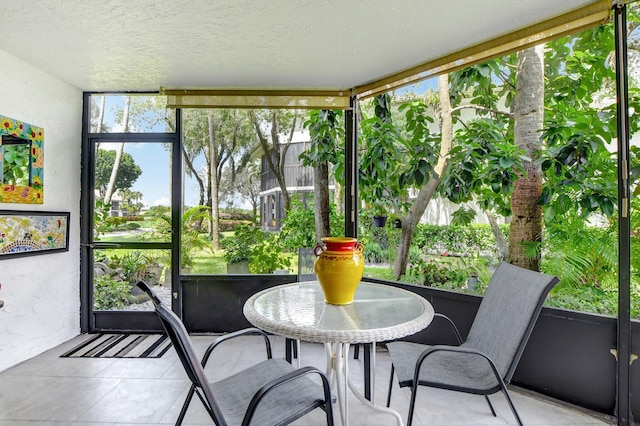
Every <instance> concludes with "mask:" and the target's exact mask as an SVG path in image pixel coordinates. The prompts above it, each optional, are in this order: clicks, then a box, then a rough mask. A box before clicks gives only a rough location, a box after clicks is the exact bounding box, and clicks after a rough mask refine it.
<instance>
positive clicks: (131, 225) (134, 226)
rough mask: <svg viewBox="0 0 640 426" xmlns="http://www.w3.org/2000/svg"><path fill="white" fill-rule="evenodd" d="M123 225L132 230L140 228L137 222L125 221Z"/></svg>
mask: <svg viewBox="0 0 640 426" xmlns="http://www.w3.org/2000/svg"><path fill="white" fill-rule="evenodd" d="M124 227H125V228H127V229H128V230H129V231H133V230H134V229H140V224H139V223H138V222H127V224H126V225H125V226H124Z"/></svg>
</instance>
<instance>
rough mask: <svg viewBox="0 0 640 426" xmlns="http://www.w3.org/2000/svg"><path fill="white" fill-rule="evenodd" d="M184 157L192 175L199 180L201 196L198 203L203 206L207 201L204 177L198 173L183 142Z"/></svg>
mask: <svg viewBox="0 0 640 426" xmlns="http://www.w3.org/2000/svg"><path fill="white" fill-rule="evenodd" d="M182 157H183V158H184V163H185V164H186V165H187V168H188V169H189V171H190V172H191V176H193V178H194V179H195V180H196V182H198V188H199V191H200V198H199V202H198V204H199V205H201V206H204V205H205V204H204V202H205V189H204V182H203V181H202V178H201V177H200V176H199V175H198V171H197V170H196V169H195V167H193V162H192V161H191V159H190V158H189V155H188V153H187V149H186V147H185V146H184V144H182Z"/></svg>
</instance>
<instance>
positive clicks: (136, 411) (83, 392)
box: [0, 336, 613, 426]
mask: <svg viewBox="0 0 640 426" xmlns="http://www.w3.org/2000/svg"><path fill="white" fill-rule="evenodd" d="M84 338H85V336H78V337H77V338H75V339H72V340H70V341H69V342H66V343H64V344H62V345H60V346H58V347H56V348H54V349H52V350H50V351H47V352H45V353H43V354H41V355H39V356H37V357H35V358H33V359H31V360H28V361H26V362H23V363H21V364H19V365H17V366H15V367H12V368H10V369H8V370H5V371H4V372H2V373H0V426H8V425H11V426H14V425H15V426H27V425H28V426H36V425H37V426H62V425H69V426H75V425H85V426H98V425H99V426H116V425H118V426H125V425H126V426H130V425H167V424H173V423H174V422H175V419H176V417H177V415H178V413H179V411H180V407H181V406H182V402H183V400H184V398H185V396H186V393H187V390H188V387H189V383H188V381H187V378H186V376H185V374H184V372H183V370H182V366H181V365H180V362H179V361H178V359H177V357H176V355H175V353H174V352H173V349H171V350H170V351H169V352H168V353H167V354H165V355H164V356H163V357H162V358H159V359H81V358H60V354H62V353H64V352H65V351H67V350H69V349H70V348H72V347H74V346H76V345H77V344H78V343H79V342H80V341H82V340H83V339H84ZM212 338H213V337H212V336H193V340H194V343H195V346H196V348H197V349H198V350H199V351H200V353H202V352H204V349H205V348H206V346H207V345H208V343H209V342H210V341H211V340H212ZM272 343H273V347H274V356H280V357H282V356H283V352H284V341H283V339H282V338H280V337H273V338H272ZM261 346H262V343H261V341H260V340H257V338H255V337H243V338H241V339H236V340H235V341H234V343H232V344H231V345H228V346H225V347H221V348H220V349H217V350H216V356H215V358H212V359H211V360H210V362H209V364H208V367H207V373H208V375H209V378H210V379H211V380H216V379H217V378H220V377H223V376H224V375H226V374H229V373H230V372H234V371H237V370H239V369H242V368H243V366H246V365H249V364H250V363H252V362H255V361H256V360H257V359H259V357H261V356H262V353H263V352H262V351H261V350H262V348H261ZM301 355H302V358H301V360H302V364H303V365H314V366H317V367H318V368H320V369H324V365H325V355H324V349H323V347H322V346H321V345H316V344H311V343H303V344H302V349H301ZM349 369H350V377H351V378H352V379H353V381H354V383H355V384H356V386H358V388H360V389H361V388H362V361H361V360H353V357H351V358H350V361H349ZM388 380H389V357H388V354H387V353H386V352H385V351H384V349H380V350H379V351H378V352H377V356H376V388H375V389H376V391H375V401H376V403H378V404H384V403H385V401H386V392H387V386H388ZM511 393H512V398H513V400H514V403H515V404H516V407H517V408H518V411H519V413H520V416H521V417H522V420H523V422H524V423H525V424H526V425H549V426H551V425H565V426H568V425H609V424H613V419H607V418H605V417H604V416H600V415H598V414H596V413H591V412H588V411H585V410H582V409H578V408H576V407H571V406H568V405H565V404H562V403H559V402H557V401H552V400H549V399H547V398H543V397H541V396H539V395H536V394H532V393H530V392H527V391H523V390H521V389H518V388H512V390H511ZM408 398H409V392H408V391H407V390H406V389H399V388H397V387H396V388H395V389H394V392H393V398H392V402H391V407H392V408H394V409H396V410H398V411H399V412H400V414H401V415H402V417H403V419H404V420H405V421H406V416H407V410H408V406H409V399H408ZM491 400H492V402H493V404H494V407H495V408H496V411H497V414H498V416H497V417H493V416H492V415H491V413H490V411H489V409H488V407H487V405H486V403H485V402H484V398H483V397H481V396H477V395H466V394H460V393H454V392H449V391H442V390H436V389H425V388H421V389H420V391H419V394H418V408H417V412H416V418H415V421H414V424H416V425H443V426H444V425H447V426H453V425H506V424H508V425H512V424H515V420H514V418H513V417H512V415H511V411H510V410H509V408H508V406H507V403H506V401H505V400H504V398H503V397H502V396H501V395H498V394H496V395H494V396H492V397H491ZM334 415H335V419H336V424H340V419H339V415H338V410H337V409H335V411H334ZM323 416H324V413H323V412H322V411H321V410H316V411H314V412H312V413H310V414H309V415H307V416H305V417H303V418H302V419H300V420H298V421H297V422H296V423H295V424H296V425H309V426H311V425H319V424H323ZM349 419H350V425H352V426H375V425H381V426H386V425H393V424H395V423H394V420H393V418H392V417H391V416H389V415H388V414H384V413H378V412H374V411H372V410H370V409H369V408H368V407H366V406H365V405H363V404H362V403H360V402H359V401H358V400H357V399H356V398H354V397H351V398H350V400H349ZM184 424H185V425H201V424H202V425H210V424H212V422H211V421H210V419H209V417H208V416H207V415H206V413H205V411H204V410H203V409H202V407H201V404H200V402H199V401H198V400H197V399H196V400H194V402H193V403H192V405H191V407H190V409H189V411H188V413H187V416H186V419H185V422H184Z"/></svg>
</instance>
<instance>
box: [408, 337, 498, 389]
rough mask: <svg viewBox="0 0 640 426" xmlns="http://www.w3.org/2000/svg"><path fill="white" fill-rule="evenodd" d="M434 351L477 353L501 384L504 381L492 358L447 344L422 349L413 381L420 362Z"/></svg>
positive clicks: (417, 379)
mask: <svg viewBox="0 0 640 426" xmlns="http://www.w3.org/2000/svg"><path fill="white" fill-rule="evenodd" d="M436 352H456V353H463V354H471V355H478V356H480V357H482V358H484V359H486V360H487V362H488V363H489V365H490V366H491V369H492V370H493V374H494V375H495V376H496V378H497V379H499V382H502V383H503V384H504V383H505V382H504V379H503V378H502V376H501V375H500V373H499V372H498V368H497V367H496V365H495V364H494V362H493V360H492V359H491V358H489V357H488V356H487V355H485V354H484V353H482V352H480V351H478V350H475V349H470V348H466V347H462V346H448V345H436V346H431V347H430V348H428V349H425V350H424V351H422V353H421V354H420V356H419V357H418V362H417V363H416V369H415V371H414V373H413V383H418V382H419V378H420V369H421V368H422V363H423V362H424V361H425V359H426V358H427V357H428V356H429V355H431V354H434V353H436Z"/></svg>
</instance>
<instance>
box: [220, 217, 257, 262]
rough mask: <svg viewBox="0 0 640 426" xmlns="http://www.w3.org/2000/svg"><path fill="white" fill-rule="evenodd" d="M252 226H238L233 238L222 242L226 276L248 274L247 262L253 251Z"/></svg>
mask: <svg viewBox="0 0 640 426" xmlns="http://www.w3.org/2000/svg"><path fill="white" fill-rule="evenodd" d="M252 228H255V227H254V226H253V225H251V226H249V225H238V226H237V227H236V229H235V232H234V234H235V235H234V237H228V238H225V239H223V240H222V242H221V245H222V249H223V250H224V258H225V260H226V261H227V274H248V273H249V261H250V260H251V252H252V250H253V243H254V239H253V238H252V237H251V235H252V234H253V230H252Z"/></svg>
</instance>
